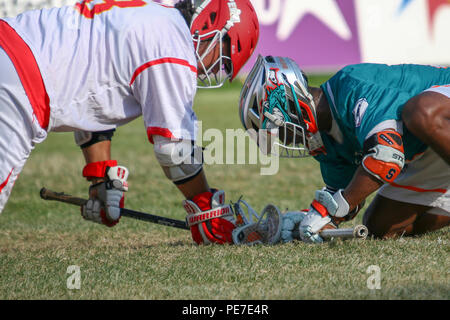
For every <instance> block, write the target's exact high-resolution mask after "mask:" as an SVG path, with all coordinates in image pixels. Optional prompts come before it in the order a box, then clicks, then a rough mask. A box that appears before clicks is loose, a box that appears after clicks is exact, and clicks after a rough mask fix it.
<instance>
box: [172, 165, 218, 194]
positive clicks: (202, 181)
mask: <svg viewBox="0 0 450 320" xmlns="http://www.w3.org/2000/svg"><path fill="white" fill-rule="evenodd" d="M177 188H178V190H180V191H181V193H182V194H183V195H184V196H185V197H186V199H188V200H191V199H192V198H193V197H195V196H196V195H198V194H200V193H203V192H208V191H210V188H209V186H208V181H207V180H206V176H205V172H204V171H203V170H202V171H201V172H200V173H199V174H198V175H197V176H196V177H195V178H194V179H192V180H189V181H188V182H185V183H183V184H178V185H177Z"/></svg>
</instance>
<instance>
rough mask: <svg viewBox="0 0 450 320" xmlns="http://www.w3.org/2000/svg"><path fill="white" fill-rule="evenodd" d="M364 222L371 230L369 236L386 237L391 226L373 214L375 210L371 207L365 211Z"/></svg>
mask: <svg viewBox="0 0 450 320" xmlns="http://www.w3.org/2000/svg"><path fill="white" fill-rule="evenodd" d="M363 224H364V225H365V226H366V227H367V229H368V230H369V236H372V237H375V238H384V237H385V236H386V235H387V234H388V232H389V228H387V227H386V224H383V223H381V220H380V219H377V217H376V215H375V214H373V211H371V210H369V209H368V210H366V212H365V213H364V216H363Z"/></svg>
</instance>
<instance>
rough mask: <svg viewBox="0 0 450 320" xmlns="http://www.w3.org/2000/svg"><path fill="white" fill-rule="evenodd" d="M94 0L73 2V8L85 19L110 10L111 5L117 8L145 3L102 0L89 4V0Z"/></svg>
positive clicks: (137, 0) (138, 5) (135, 0)
mask: <svg viewBox="0 0 450 320" xmlns="http://www.w3.org/2000/svg"><path fill="white" fill-rule="evenodd" d="M93 1H95V0H83V1H81V2H78V3H76V4H75V8H76V9H77V10H78V12H79V13H80V14H81V15H83V16H84V17H85V18H87V19H94V16H95V15H96V14H101V13H103V12H105V11H108V10H110V9H111V8H112V7H119V8H132V7H143V6H145V5H146V4H147V3H146V2H145V1H141V0H122V1H118V0H102V2H101V3H97V4H94V5H93V6H92V5H91V6H89V5H88V4H90V3H91V2H93Z"/></svg>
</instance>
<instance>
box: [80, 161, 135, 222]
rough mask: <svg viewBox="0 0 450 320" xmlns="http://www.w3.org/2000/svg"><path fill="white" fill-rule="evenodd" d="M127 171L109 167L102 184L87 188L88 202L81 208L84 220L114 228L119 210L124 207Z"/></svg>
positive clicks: (118, 167)
mask: <svg viewBox="0 0 450 320" xmlns="http://www.w3.org/2000/svg"><path fill="white" fill-rule="evenodd" d="M128 173H129V172H128V169H127V168H125V167H122V166H114V167H109V168H108V169H107V170H106V175H105V178H104V181H103V182H98V183H95V184H93V185H91V187H90V188H89V200H88V201H87V203H86V204H85V205H84V206H82V207H81V215H82V216H83V218H85V219H86V220H90V221H94V222H97V223H101V224H104V225H106V226H108V227H113V226H115V225H116V224H117V223H118V222H119V219H120V208H123V207H124V202H125V197H124V192H126V191H128V183H127V178H128Z"/></svg>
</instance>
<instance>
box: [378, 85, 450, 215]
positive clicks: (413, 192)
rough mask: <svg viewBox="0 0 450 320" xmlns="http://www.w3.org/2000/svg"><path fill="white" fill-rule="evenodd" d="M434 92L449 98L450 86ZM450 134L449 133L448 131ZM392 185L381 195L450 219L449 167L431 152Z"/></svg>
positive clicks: (381, 190) (439, 88)
mask: <svg viewBox="0 0 450 320" xmlns="http://www.w3.org/2000/svg"><path fill="white" fill-rule="evenodd" d="M425 91H433V92H437V93H440V94H443V95H445V96H447V97H449V98H450V85H446V86H436V87H432V88H430V89H427V90H425ZM449 130H450V129H449ZM405 166H406V168H405V169H404V170H403V171H402V172H401V173H400V174H399V176H398V177H397V179H395V181H394V182H393V183H391V184H385V185H384V186H383V187H382V188H381V189H380V191H379V195H381V196H383V197H386V198H389V199H393V200H397V201H401V202H407V203H414V204H419V205H424V206H429V207H433V208H432V209H430V210H429V211H428V213H433V214H439V215H447V216H450V165H448V164H447V163H446V162H445V161H444V160H443V159H442V158H441V157H440V156H439V155H438V154H437V153H436V152H434V151H433V150H432V149H431V148H428V149H427V150H426V151H425V152H424V153H423V154H422V155H421V156H419V157H418V158H417V159H415V160H414V161H412V162H410V163H407V164H405Z"/></svg>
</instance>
